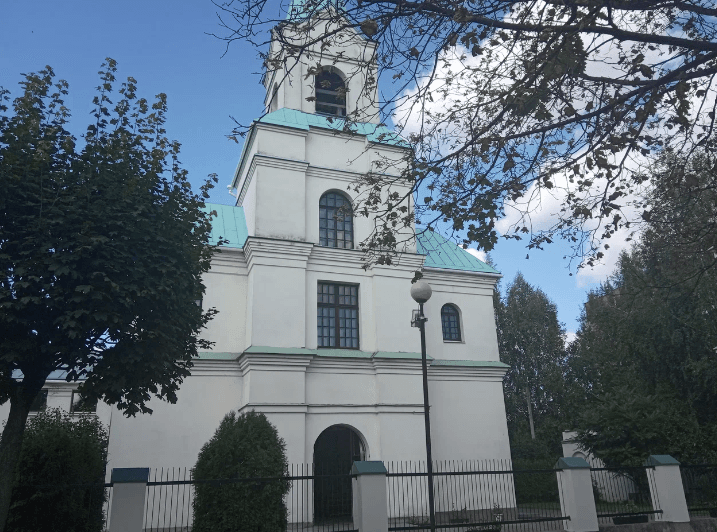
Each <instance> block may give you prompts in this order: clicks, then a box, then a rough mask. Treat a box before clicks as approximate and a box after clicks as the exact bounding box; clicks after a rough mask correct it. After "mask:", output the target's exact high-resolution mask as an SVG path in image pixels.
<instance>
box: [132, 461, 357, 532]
mask: <svg viewBox="0 0 717 532" xmlns="http://www.w3.org/2000/svg"><path fill="white" fill-rule="evenodd" d="M351 481H352V477H351V475H350V473H348V472H347V473H346V474H317V473H316V471H315V470H314V467H313V466H312V465H310V464H293V465H292V466H290V469H289V471H288V475H286V476H281V477H270V478H229V479H211V480H197V479H194V478H192V474H191V471H190V470H189V469H188V468H167V469H155V470H154V472H150V480H149V482H147V495H146V505H145V514H144V529H145V530H146V531H151V532H160V531H161V532H169V531H172V532H174V531H177V532H179V531H182V532H184V531H187V530H190V529H191V527H192V525H193V522H194V511H195V508H196V507H195V501H196V500H197V497H198V496H199V497H201V498H202V500H203V501H205V502H206V503H207V504H211V501H214V500H217V499H219V498H222V497H225V496H227V497H231V496H232V493H233V492H235V494H240V493H242V494H245V495H246V494H247V493H248V494H257V493H259V492H261V491H262V490H267V488H268V489H272V488H274V489H276V488H278V487H279V485H280V484H282V483H287V482H288V483H289V485H290V488H289V492H288V494H287V495H286V496H285V497H284V499H283V504H284V507H285V508H286V515H287V525H286V530H287V531H294V530H303V531H305V532H338V531H341V532H357V531H355V529H354V526H353V514H352V503H353V500H352V486H351ZM198 492H199V495H198ZM237 499H238V500H246V501H247V504H249V505H251V504H253V502H252V499H253V496H252V495H250V496H249V497H246V496H245V497H242V496H241V495H239V496H238V497H237Z"/></svg>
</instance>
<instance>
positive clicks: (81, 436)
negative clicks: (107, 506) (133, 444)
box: [5, 408, 108, 532]
mask: <svg viewBox="0 0 717 532" xmlns="http://www.w3.org/2000/svg"><path fill="white" fill-rule="evenodd" d="M107 443H108V437H107V431H106V430H105V429H104V427H103V426H102V423H101V422H100V421H99V420H98V419H97V418H96V417H94V416H84V417H80V418H79V419H73V418H72V417H71V416H70V415H69V414H68V413H67V412H65V411H63V410H61V409H59V408H57V409H50V410H44V411H42V412H40V413H39V414H38V415H37V416H36V417H35V418H33V419H31V420H30V421H29V422H28V424H27V428H26V429H25V436H24V439H23V442H22V451H21V454H20V461H19V463H18V475H17V479H18V481H17V483H16V484H15V486H14V488H13V492H12V501H11V503H10V513H9V515H8V520H7V525H6V527H5V530H6V532H30V531H32V532H36V531H38V530H53V532H65V531H66V532H99V531H101V530H102V529H103V525H104V516H103V513H102V512H103V505H104V502H105V500H106V498H105V490H104V488H102V487H96V486H97V484H102V483H104V476H105V467H106V465H107ZM88 484H94V485H95V487H92V486H88ZM78 485H80V486H78Z"/></svg>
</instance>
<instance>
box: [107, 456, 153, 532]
mask: <svg viewBox="0 0 717 532" xmlns="http://www.w3.org/2000/svg"><path fill="white" fill-rule="evenodd" d="M148 480H149V468H148V467H125V468H114V469H113V470H112V484H113V486H112V508H111V510H110V529H109V532H142V525H143V524H144V504H145V498H146V495H147V481H148Z"/></svg>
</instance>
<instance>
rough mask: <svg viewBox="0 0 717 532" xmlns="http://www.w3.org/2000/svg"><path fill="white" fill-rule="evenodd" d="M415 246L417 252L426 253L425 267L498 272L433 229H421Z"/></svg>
mask: <svg viewBox="0 0 717 532" xmlns="http://www.w3.org/2000/svg"><path fill="white" fill-rule="evenodd" d="M416 247H417V251H418V253H420V254H421V255H426V261H425V262H424V263H423V265H424V266H425V267H427V268H442V269H444V270H462V271H466V272H484V273H500V272H499V271H498V270H496V269H495V268H492V267H491V266H489V265H487V264H486V263H485V262H483V261H482V260H479V259H477V258H476V257H474V256H473V255H471V254H470V253H468V252H467V251H466V250H465V249H463V248H462V247H460V246H457V245H456V243H455V242H451V241H450V240H448V239H446V238H444V237H442V236H441V235H439V234H438V233H436V232H435V231H428V230H423V231H422V232H420V233H419V234H418V235H417V237H416Z"/></svg>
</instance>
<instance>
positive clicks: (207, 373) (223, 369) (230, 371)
mask: <svg viewBox="0 0 717 532" xmlns="http://www.w3.org/2000/svg"><path fill="white" fill-rule="evenodd" d="M193 362H194V366H193V367H192V368H191V369H190V370H189V371H190V372H191V376H192V377H241V373H240V371H239V364H237V361H236V360H201V359H199V360H197V359H194V360H193Z"/></svg>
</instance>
